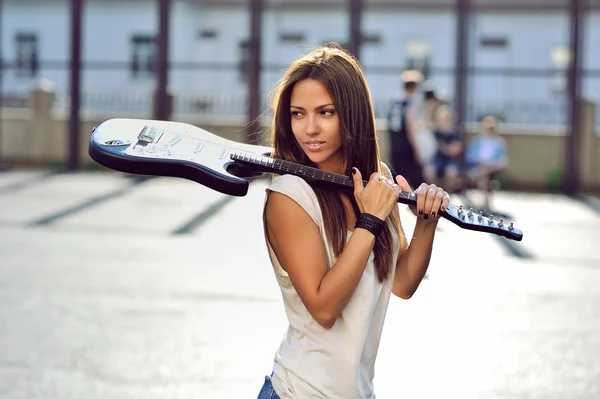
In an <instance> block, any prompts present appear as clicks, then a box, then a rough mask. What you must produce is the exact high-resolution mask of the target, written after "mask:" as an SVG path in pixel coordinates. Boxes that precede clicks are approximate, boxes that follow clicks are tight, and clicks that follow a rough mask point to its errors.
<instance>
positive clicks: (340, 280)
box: [317, 229, 375, 328]
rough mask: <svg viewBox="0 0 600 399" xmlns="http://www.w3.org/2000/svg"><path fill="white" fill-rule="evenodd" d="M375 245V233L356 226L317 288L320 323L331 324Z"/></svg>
mask: <svg viewBox="0 0 600 399" xmlns="http://www.w3.org/2000/svg"><path fill="white" fill-rule="evenodd" d="M374 245H375V237H374V236H373V234H371V233H370V232H368V231H367V230H364V229H355V230H354V233H353V234H352V237H350V240H348V244H347V245H346V247H345V248H344V250H343V251H342V253H341V254H340V256H339V258H338V259H337V261H336V262H335V264H334V265H333V267H332V268H331V269H329V270H328V271H327V273H325V276H323V279H322V280H321V284H320V285H319V290H318V296H319V299H320V300H319V301H318V304H319V306H318V310H317V313H318V314H319V317H318V318H319V320H317V321H318V322H319V324H321V325H323V327H326V328H327V327H331V326H333V324H335V321H336V320H337V318H338V317H339V315H340V314H341V313H342V310H344V308H345V307H346V304H347V303H348V301H349V300H350V298H351V297H352V294H354V291H355V290H356V287H357V286H358V283H359V282H360V278H361V277H362V275H363V272H364V270H365V266H366V264H367V261H368V260H369V256H370V255H371V252H372V251H373V246H374Z"/></svg>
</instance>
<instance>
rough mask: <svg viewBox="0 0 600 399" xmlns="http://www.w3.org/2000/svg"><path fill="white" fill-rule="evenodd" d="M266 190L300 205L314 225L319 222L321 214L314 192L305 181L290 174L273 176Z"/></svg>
mask: <svg viewBox="0 0 600 399" xmlns="http://www.w3.org/2000/svg"><path fill="white" fill-rule="evenodd" d="M267 190H268V191H273V192H277V193H280V194H283V195H285V196H287V197H289V198H291V199H292V200H293V201H294V202H296V203H297V204H298V205H300V206H301V207H302V208H303V209H304V210H305V211H306V212H307V213H308V214H309V215H310V216H311V218H312V219H313V220H314V221H315V222H316V223H318V222H320V216H319V215H320V213H321V212H320V206H319V202H318V199H317V196H316V194H315V192H314V190H313V189H312V187H311V186H310V184H308V182H307V181H306V180H304V179H302V178H301V177H298V176H295V175H290V174H285V175H279V176H273V178H272V180H271V183H270V184H269V186H268V187H267Z"/></svg>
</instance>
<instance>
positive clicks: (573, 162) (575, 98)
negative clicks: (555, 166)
mask: <svg viewBox="0 0 600 399" xmlns="http://www.w3.org/2000/svg"><path fill="white" fill-rule="evenodd" d="M570 4H571V7H570V17H571V25H570V29H571V46H570V57H569V71H568V82H569V86H568V87H569V95H568V98H567V99H568V104H569V111H568V118H567V121H568V127H569V129H568V131H567V135H566V137H565V139H566V141H567V143H566V145H565V149H566V154H565V185H564V190H565V194H567V195H575V194H576V193H577V190H578V188H579V179H580V176H579V174H580V171H579V166H580V164H579V163H578V162H577V160H578V158H579V153H580V150H579V143H580V141H581V133H580V131H581V126H582V125H581V119H580V118H581V111H580V108H579V105H580V103H581V96H580V92H581V67H580V65H581V42H582V36H583V35H582V30H583V26H582V23H583V0H571V2H570Z"/></svg>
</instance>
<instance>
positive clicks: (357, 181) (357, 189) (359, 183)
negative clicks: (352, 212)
mask: <svg viewBox="0 0 600 399" xmlns="http://www.w3.org/2000/svg"><path fill="white" fill-rule="evenodd" d="M352 180H354V195H355V196H356V195H358V194H360V193H361V192H362V190H364V189H365V186H364V185H363V180H362V175H361V174H360V170H358V168H352Z"/></svg>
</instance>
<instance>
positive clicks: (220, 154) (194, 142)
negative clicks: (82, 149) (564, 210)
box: [89, 118, 523, 241]
mask: <svg viewBox="0 0 600 399" xmlns="http://www.w3.org/2000/svg"><path fill="white" fill-rule="evenodd" d="M272 152H273V148H271V147H264V146H259V145H253V144H243V143H238V142H235V141H231V140H227V139H224V138H222V137H219V136H217V135H215V134H213V133H210V132H208V131H206V130H204V129H201V128H199V127H196V126H193V125H190V124H187V123H181V122H168V121H156V120H146V119H127V118H117V119H109V120H107V121H105V122H103V123H102V124H100V125H99V126H98V127H96V128H94V130H93V132H92V137H91V139H90V145H89V154H90V156H91V157H92V159H93V160H95V161H96V162H98V163H99V164H100V165H103V166H106V167H107V168H110V169H114V170H118V171H121V172H126V173H133V174H139V175H148V176H169V177H180V178H184V179H188V180H192V181H195V182H197V183H200V184H202V185H204V186H206V187H209V188H211V189H213V190H216V191H219V192H221V193H223V194H228V195H233V196H238V197H242V196H245V195H246V194H247V193H248V186H249V182H248V179H251V178H255V177H259V176H261V175H263V174H264V173H271V174H293V175H296V176H299V177H301V178H303V179H305V180H307V181H310V182H314V183H318V184H321V183H323V184H326V185H328V186H331V187H333V188H336V189H345V190H352V189H353V188H354V181H353V180H352V178H351V177H350V176H344V175H340V174H337V173H332V172H328V171H325V170H321V169H318V168H315V167H311V166H306V165H301V164H297V163H293V162H290V161H285V160H281V159H276V158H272V157H271V156H270V154H271V153H272ZM367 183H368V182H367V181H363V184H365V185H366V184H367ZM398 202H400V203H403V204H407V205H413V206H414V205H416V203H417V197H416V195H415V194H414V193H412V192H407V191H401V192H400V193H399V195H398ZM440 216H441V217H443V218H445V219H448V220H450V221H451V222H452V223H454V224H456V225H457V226H459V227H461V228H463V229H468V230H473V231H481V232H487V233H494V234H497V235H501V236H503V237H506V238H509V239H512V240H517V241H521V239H522V237H523V233H522V232H521V231H520V230H518V229H515V228H514V226H513V224H512V223H510V225H508V226H507V225H506V224H505V223H504V221H503V220H502V219H500V220H499V221H497V220H494V219H493V216H492V215H489V216H485V217H484V215H483V212H479V214H477V213H476V212H473V210H472V209H469V210H468V211H467V210H463V208H462V206H455V205H452V204H450V205H449V206H448V209H446V210H445V211H440Z"/></svg>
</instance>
